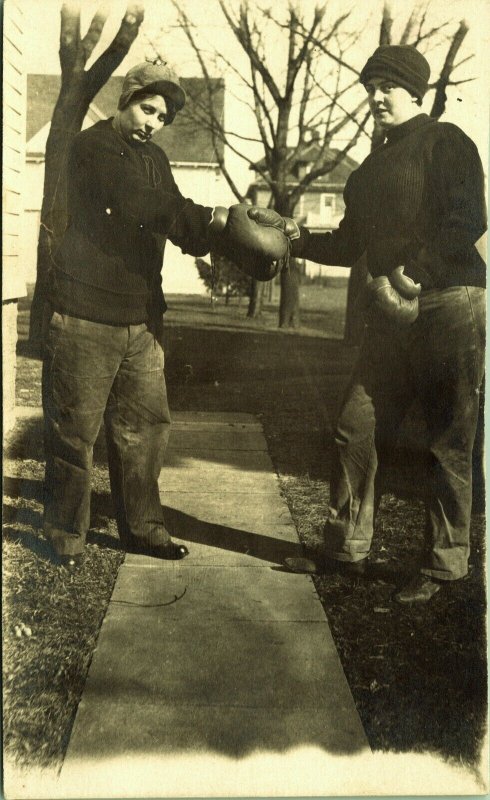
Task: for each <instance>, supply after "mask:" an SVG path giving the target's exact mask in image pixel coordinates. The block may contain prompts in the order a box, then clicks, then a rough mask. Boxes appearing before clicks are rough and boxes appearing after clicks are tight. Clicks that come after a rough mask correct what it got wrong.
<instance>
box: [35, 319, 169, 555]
mask: <svg viewBox="0 0 490 800" xmlns="http://www.w3.org/2000/svg"><path fill="white" fill-rule="evenodd" d="M163 366H164V355H163V349H162V345H161V343H160V342H158V341H157V340H156V339H155V337H154V335H153V334H152V333H150V332H149V331H148V329H147V326H146V324H142V325H126V326H113V325H104V324H100V323H96V322H89V321H87V320H82V319H78V318H76V317H71V316H68V315H66V314H59V313H57V312H54V313H53V314H52V315H51V318H50V320H49V322H48V325H47V329H46V336H45V352H44V363H43V410H44V426H45V451H46V475H45V506H44V530H45V533H46V536H47V538H48V539H49V540H50V541H51V543H52V545H53V547H54V549H55V551H56V552H57V553H58V555H76V554H78V553H80V552H81V551H82V550H83V547H84V543H85V539H86V535H87V531H88V528H89V525H90V494H91V472H92V460H93V447H94V443H95V440H96V438H97V435H98V433H99V430H100V427H101V424H102V422H103V421H104V423H105V434H106V441H107V454H108V463H109V474H110V482H111V494H112V499H113V503H114V508H115V513H116V519H117V524H118V530H119V535H120V538H121V540H122V543H123V545H124V546H125V547H127V548H130V547H131V544H132V543H133V544H134V543H136V542H137V543H139V544H142V545H144V546H146V545H159V544H165V543H166V542H168V541H169V538H170V537H169V534H168V532H167V531H166V529H165V525H164V520H163V513H162V506H161V503H160V497H159V491H158V477H159V474H160V469H161V466H162V463H163V457H164V453H165V449H166V446H167V442H168V437H169V433H170V414H169V409H168V403H167V392H166V386H165V379H164V372H163Z"/></svg>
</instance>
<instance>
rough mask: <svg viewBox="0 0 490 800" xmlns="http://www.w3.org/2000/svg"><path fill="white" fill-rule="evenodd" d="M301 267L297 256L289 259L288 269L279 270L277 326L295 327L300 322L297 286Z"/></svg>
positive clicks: (299, 280)
mask: <svg viewBox="0 0 490 800" xmlns="http://www.w3.org/2000/svg"><path fill="white" fill-rule="evenodd" d="M300 285H301V268H300V262H299V261H298V259H297V258H291V259H290V260H289V269H285V270H283V271H282V272H281V298H280V302H279V327H280V328H297V327H298V325H299V323H300V315H299V308H300V305H299V287H300Z"/></svg>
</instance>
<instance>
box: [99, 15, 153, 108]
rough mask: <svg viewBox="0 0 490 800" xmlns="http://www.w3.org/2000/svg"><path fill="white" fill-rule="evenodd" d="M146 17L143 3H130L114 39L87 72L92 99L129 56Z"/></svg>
mask: <svg viewBox="0 0 490 800" xmlns="http://www.w3.org/2000/svg"><path fill="white" fill-rule="evenodd" d="M144 17H145V10H144V5H143V3H142V2H133V3H128V6H127V9H126V13H125V14H124V17H123V18H122V20H121V25H120V27H119V30H118V32H117V33H116V35H115V37H114V39H113V40H112V42H111V43H110V45H109V47H108V48H107V49H106V50H105V51H104V52H103V53H102V54H101V55H100V56H99V58H98V59H97V61H96V62H95V63H94V64H93V65H92V66H91V67H90V69H89V70H88V71H87V90H88V94H89V96H91V99H92V98H93V97H95V95H96V94H97V92H98V91H99V89H100V88H101V86H103V85H104V83H106V81H107V80H108V78H109V77H110V75H112V73H113V72H114V70H115V69H116V67H118V66H119V64H121V62H122V61H123V59H124V58H125V56H126V55H127V54H128V51H129V48H130V47H131V45H132V44H133V42H134V40H135V39H136V37H137V35H138V31H139V28H140V25H141V23H142V22H143V20H144Z"/></svg>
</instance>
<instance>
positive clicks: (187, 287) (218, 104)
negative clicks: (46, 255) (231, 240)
mask: <svg viewBox="0 0 490 800" xmlns="http://www.w3.org/2000/svg"><path fill="white" fill-rule="evenodd" d="M122 82H123V77H119V76H113V77H111V78H110V79H109V80H108V82H107V83H106V84H105V86H103V87H102V89H101V90H100V92H99V93H98V94H97V95H96V97H95V98H94V101H93V103H92V104H91V105H90V108H89V110H88V113H87V115H86V117H85V120H84V123H83V126H82V127H83V128H87V127H89V126H90V125H93V124H94V123H95V122H97V121H98V120H100V119H107V118H108V117H110V116H112V114H113V113H114V111H115V109H116V108H117V101H118V99H119V95H120V93H121V87H122ZM182 85H183V88H184V89H185V91H186V93H187V95H188V106H189V113H188V114H187V112H186V109H184V111H183V112H181V113H180V114H178V115H177V117H176V119H175V121H174V122H173V124H172V125H171V126H169V127H168V128H164V129H163V130H162V131H159V132H158V134H156V135H155V137H154V139H153V141H155V142H156V144H158V145H160V146H161V147H162V148H163V149H164V150H165V152H166V153H167V155H168V157H169V159H170V162H171V164H172V169H173V173H174V177H175V180H176V182H177V185H178V186H179V189H180V190H181V192H182V194H183V195H184V196H186V197H191V198H192V199H193V200H195V201H196V202H198V203H202V204H203V205H209V206H215V205H225V206H229V205H230V204H231V203H234V202H236V200H235V199H234V196H233V194H232V193H231V190H230V189H229V187H228V184H227V182H226V180H225V178H224V177H223V175H222V173H221V171H220V169H219V168H218V163H217V160H216V155H215V153H214V148H213V145H212V141H211V137H210V134H209V132H208V131H207V130H206V129H205V128H204V127H203V126H200V125H199V124H198V123H196V121H195V120H194V119H193V118H192V98H193V97H195V96H198V95H199V93H200V92H201V91H204V86H203V81H202V79H200V78H187V79H186V78H183V79H182ZM59 87H60V76H59V75H28V76H27V144H26V180H27V185H28V187H29V191H28V193H27V196H26V201H25V204H24V209H25V225H24V228H23V237H22V261H23V263H24V265H25V268H26V275H27V282H28V283H34V282H35V279H36V255H37V253H36V250H37V238H38V233H39V222H40V214H41V204H42V196H43V181H44V158H45V152H46V140H47V137H48V133H49V127H50V124H51V116H52V113H53V108H54V105H55V103H56V99H57V97H58V92H59ZM213 97H214V103H215V111H216V113H217V115H218V116H219V117H222V116H223V115H224V104H225V86H224V82H223V81H221V80H216V81H215V92H214V94H213ZM221 153H222V151H221ZM163 286H164V291H165V292H166V293H167V294H171V293H176V294H205V293H206V289H205V287H204V284H203V283H202V281H201V280H200V278H199V275H198V272H197V269H196V266H195V260H194V258H193V257H192V256H189V255H186V256H185V255H183V254H182V253H181V251H180V250H179V249H178V248H176V247H174V246H173V245H172V244H171V243H170V242H169V243H168V244H167V248H166V253H165V266H164V275H163Z"/></svg>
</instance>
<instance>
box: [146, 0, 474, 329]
mask: <svg viewBox="0 0 490 800" xmlns="http://www.w3.org/2000/svg"><path fill="white" fill-rule="evenodd" d="M217 2H218V6H219V8H220V10H221V14H222V21H223V22H224V23H225V24H226V25H227V27H228V29H229V31H230V33H231V35H232V36H233V38H234V40H235V41H236V42H237V43H238V45H239V50H240V52H241V59H242V60H240V57H239V53H237V57H236V59H233V60H232V59H230V58H227V56H226V53H225V52H224V48H223V46H222V45H223V41H222V40H221V41H220V42H219V44H218V45H216V46H214V45H213V44H212V43H209V42H207V43H206V45H205V46H204V45H203V43H202V42H201V39H200V36H199V28H198V26H196V25H195V23H194V21H193V19H192V6H191V5H190V4H189V7H190V9H191V10H190V11H189V12H188V11H187V5H186V0H172V3H173V5H174V7H175V9H176V11H177V15H178V21H179V27H180V30H181V32H182V33H183V34H184V35H185V37H186V39H187V43H188V45H189V46H190V48H191V52H192V53H193V54H194V56H195V57H196V59H197V61H198V63H199V65H200V69H201V72H202V75H203V78H204V82H205V87H206V88H205V91H204V92H203V93H202V94H201V95H200V96H196V97H194V98H192V100H193V102H192V104H189V108H188V110H187V113H189V114H192V116H193V118H194V119H195V120H198V122H199V124H200V125H202V126H204V127H206V128H207V129H208V130H209V131H210V132H211V136H212V139H213V142H214V145H215V153H216V160H217V163H218V164H219V167H220V169H221V171H222V173H223V175H224V176H225V178H226V180H227V182H228V184H229V186H230V188H231V190H232V191H233V193H234V195H235V196H236V198H237V199H238V201H239V202H244V200H245V197H244V195H243V194H242V192H241V191H240V189H239V187H238V185H237V182H236V179H235V177H234V176H233V175H232V174H231V172H230V170H229V169H228V167H227V164H226V163H225V159H224V157H223V155H222V153H219V152H218V147H217V144H218V142H219V143H221V144H223V143H224V144H225V145H226V147H227V148H228V150H229V151H230V152H232V153H234V154H235V155H236V156H238V157H240V158H241V159H243V160H244V161H245V163H248V165H249V166H250V167H254V168H256V166H257V161H258V159H252V158H251V157H250V156H249V155H248V153H250V146H251V145H255V146H256V147H258V148H260V152H261V158H262V161H263V164H264V166H263V167H261V169H259V170H258V172H259V174H260V175H261V177H262V178H263V179H264V181H265V182H266V183H267V186H268V188H269V190H270V202H269V205H270V206H271V207H273V208H275V209H276V210H277V211H278V212H279V213H280V214H282V215H284V216H295V212H296V209H297V206H298V203H299V200H300V198H301V196H302V195H303V194H304V193H305V192H306V191H307V190H308V187H310V186H311V185H312V184H313V183H314V181H315V180H317V179H318V178H320V177H322V176H325V175H328V173H329V172H331V171H332V170H333V169H334V168H335V167H336V166H337V164H338V163H340V162H341V161H342V159H343V158H344V157H345V156H346V155H347V154H348V153H349V151H350V150H351V149H352V148H353V147H355V145H356V144H357V143H358V142H359V140H360V138H361V137H362V136H363V135H368V134H367V133H366V126H367V121H368V119H369V112H368V111H367V103H366V100H365V99H364V98H361V100H359V91H358V79H359V72H360V69H361V68H362V66H363V63H360V57H359V55H358V53H359V52H361V53H362V52H363V51H362V48H360V47H359V46H358V45H359V44H360V41H361V39H362V36H363V31H360V30H357V29H354V30H351V29H350V16H351V13H350V12H349V11H346V12H344V13H341V14H337V15H336V16H329V14H330V7H329V5H328V4H321V5H320V4H319V5H318V6H317V7H315V8H312V7H311V4H303V6H301V5H300V4H298V3H293V2H285V3H284V4H273V3H269V4H267V3H251V2H249V0H243V1H242V2H241V3H240V4H239V7H238V10H236V8H237V7H236V4H234V3H232V2H231V1H230V0H217ZM378 8H379V12H378V11H376V12H375V13H379V14H380V19H379V22H378V25H379V30H380V34H379V41H380V42H383V43H388V42H391V41H393V34H392V28H393V18H392V15H391V11H390V6H389V3H385V4H384V6H381V4H380V5H379V7H378ZM369 11H370V10H368V12H367V13H369ZM429 11H430V0H426V2H423V3H420V2H416V3H414V5H413V6H412V7H411V10H410V8H407V12H408V18H407V20H406V22H405V24H404V26H403V30H402V33H401V34H400V38H399V39H398V41H400V42H402V43H406V44H413V45H422V49H423V48H424V46H427V44H428V43H431V45H433V46H435V45H436V44H437V45H441V44H444V42H447V44H448V51H447V57H446V59H445V61H444V65H443V68H442V70H441V73H440V77H439V79H438V80H437V81H436V83H435V84H434V85H433V87H432V88H434V89H435V90H436V100H437V108H438V109H441V108H442V110H443V108H444V102H443V101H444V95H445V91H446V88H447V87H448V86H449V85H452V84H453V81H452V78H451V76H452V72H453V70H455V69H456V68H457V67H458V66H460V65H461V64H462V63H464V61H466V60H467V59H463V61H460V62H459V64H456V63H455V59H456V55H457V52H458V50H459V47H460V46H461V43H462V41H463V39H464V31H465V24H464V23H461V24H460V26H459V28H458V30H457V31H456V32H454V31H453V32H450V33H449V34H448V31H450V30H452V28H451V23H449V22H446V23H444V24H441V25H434V24H433V22H431V18H430V14H429ZM397 23H398V24H399V21H397ZM372 24H373V16H372V13H371V19H370V25H369V28H370V29H371V30H372ZM354 27H355V26H354ZM357 27H358V26H357ZM466 30H467V28H466ZM224 36H226V34H224ZM356 46H357V47H356ZM156 49H157V51H158V47H157V48H156ZM361 58H362V61H364V56H363V55H362V56H361ZM244 64H245V65H246V69H244V68H243V65H244ZM217 72H220V73H221V74H224V75H232V76H234V78H236V80H237V82H238V85H239V86H240V87H241V88H240V89H239V90H237V91H239V92H240V99H241V100H242V101H243V104H244V107H246V110H247V113H248V112H251V113H252V114H253V117H254V119H255V128H256V133H255V134H254V135H252V136H250V135H248V134H247V133H244V132H243V131H241V130H240V128H239V126H237V124H236V123H237V120H236V119H235V120H233V123H234V125H232V124H230V122H227V121H226V120H223V119H222V118H219V117H217V115H216V113H215V112H214V108H213V98H212V94H213V87H212V78H211V76H212V75H214V74H216V73H217ZM434 103H436V101H434ZM442 110H440V111H438V113H442ZM312 132H313V134H314V136H315V139H316V140H317V141H318V143H319V145H320V146H319V148H318V154H317V157H316V160H315V161H314V162H313V163H312V164H311V165H310V166H311V168H310V169H309V171H308V172H307V173H306V174H305V175H304V176H303V177H302V178H301V179H300V180H299V181H297V182H296V183H295V184H294V185H292V184H291V182H290V181H289V180H288V176H289V175H290V173H291V168H292V166H293V165H294V163H295V160H297V158H298V155H299V154H300V153H301V150H302V148H304V146H305V144H306V141H307V136H311V133H312ZM377 136H378V133H377V132H374V133H373V137H374V139H375V140H376V138H377ZM336 139H338V140H339V139H342V141H343V142H345V144H344V145H343V146H342V147H341V148H333V146H332V142H333V141H334V140H336ZM296 218H297V219H298V221H299V222H301V219H300V218H298V215H297V214H296ZM299 282H300V270H299V268H298V264H297V263H296V262H294V261H293V262H292V264H291V268H290V269H289V271H287V272H283V273H282V274H281V300H280V317H279V324H280V326H285V327H287V326H294V325H295V324H297V321H298V318H299V291H298V287H299ZM260 294H261V292H260V287H255V288H254V292H253V295H252V299H254V298H255V306H256V309H260ZM351 307H352V306H351V305H350V306H349V310H350V309H351Z"/></svg>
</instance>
